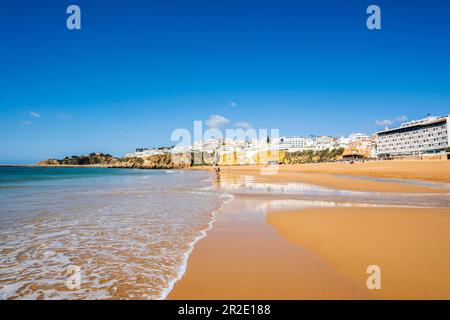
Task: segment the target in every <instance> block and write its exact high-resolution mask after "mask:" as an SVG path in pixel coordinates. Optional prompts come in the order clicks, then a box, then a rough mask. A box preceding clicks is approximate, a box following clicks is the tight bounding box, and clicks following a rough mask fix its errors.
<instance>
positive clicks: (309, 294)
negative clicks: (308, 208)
mask: <svg viewBox="0 0 450 320" xmlns="http://www.w3.org/2000/svg"><path fill="white" fill-rule="evenodd" d="M264 202H265V201H264V200H262V199H260V200H255V199H249V198H236V199H235V200H234V201H232V202H231V203H230V204H228V205H226V206H225V207H224V208H223V210H222V212H220V213H219V215H218V217H217V221H216V222H215V224H214V227H213V229H212V230H211V231H210V232H209V233H208V235H207V237H206V238H204V239H202V240H201V241H199V243H197V245H196V247H195V249H194V251H193V253H192V255H191V257H190V259H189V264H188V269H187V272H186V273H185V275H184V277H183V279H182V280H181V281H180V282H178V283H177V284H176V286H175V288H174V290H173V291H172V293H171V294H170V295H169V299H322V298H323V299H333V298H336V299H366V298H368V297H369V296H370V293H369V292H366V291H365V290H360V289H358V288H357V286H356V285H355V284H354V283H352V282H351V281H349V280H348V279H346V277H344V276H342V275H339V274H337V273H336V272H335V271H334V270H333V269H332V268H331V267H330V266H328V265H327V264H326V263H325V262H324V261H323V260H322V259H321V258H320V257H318V256H316V255H314V254H312V253H310V252H309V251H308V250H305V249H303V248H301V247H299V246H297V245H295V244H293V243H291V242H289V241H288V240H286V239H283V238H282V237H280V236H279V235H278V234H277V232H276V230H275V229H274V228H272V227H270V226H269V225H268V224H267V223H266V221H265V216H264V213H263V211H262V207H259V208H258V206H261V205H262V204H263V203H264Z"/></svg>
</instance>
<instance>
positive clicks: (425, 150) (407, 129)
mask: <svg viewBox="0 0 450 320" xmlns="http://www.w3.org/2000/svg"><path fill="white" fill-rule="evenodd" d="M376 146H377V147H376V148H377V155H378V157H395V156H408V155H422V154H429V153H431V154H432V153H439V152H443V151H445V150H446V149H447V148H448V147H449V146H450V115H447V116H442V117H427V118H425V119H421V120H415V121H410V122H406V123H403V124H402V125H401V126H400V127H398V128H394V129H386V130H384V131H380V132H377V142H376Z"/></svg>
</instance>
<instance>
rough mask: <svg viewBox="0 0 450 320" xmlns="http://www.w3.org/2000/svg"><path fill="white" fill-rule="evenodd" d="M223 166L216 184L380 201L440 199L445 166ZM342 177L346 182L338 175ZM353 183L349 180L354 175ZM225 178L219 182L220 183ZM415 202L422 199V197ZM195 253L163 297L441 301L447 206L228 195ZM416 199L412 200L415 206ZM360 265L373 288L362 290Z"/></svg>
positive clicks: (449, 258)
mask: <svg viewBox="0 0 450 320" xmlns="http://www.w3.org/2000/svg"><path fill="white" fill-rule="evenodd" d="M260 169H261V168H260V167H231V168H228V167H223V168H222V169H221V184H220V187H223V185H224V183H225V185H226V183H228V182H229V183H230V184H232V183H234V181H235V180H236V181H238V180H239V179H243V178H245V177H248V176H251V177H252V178H254V179H255V183H268V184H270V183H288V182H301V183H307V184H312V185H317V186H322V187H326V188H332V189H336V190H352V191H355V192H356V193H358V192H365V193H369V194H371V193H373V194H374V195H378V196H380V195H381V197H383V196H382V195H383V194H386V195H389V196H390V197H393V196H394V197H395V196H397V195H398V196H399V197H404V196H408V195H409V196H412V197H413V198H414V199H416V200H417V201H419V202H420V199H422V197H425V196H426V195H427V196H430V195H431V196H436V197H442V199H443V201H444V202H443V203H447V202H445V201H446V199H447V198H448V193H449V189H448V188H447V187H446V186H445V185H444V184H442V185H439V184H437V185H431V186H430V185H427V184H421V183H420V182H418V183H414V184H411V183H401V182H400V181H384V180H383V181H372V180H366V179H363V178H362V177H372V178H373V177H374V178H389V179H411V180H421V181H431V182H439V183H449V182H450V161H447V162H446V161H379V162H366V163H358V164H353V165H350V164H311V165H295V166H280V170H279V172H278V174H276V175H272V176H267V175H261V174H260V172H261V171H260ZM341 175H345V177H342V176H341ZM355 177H357V179H356V178H355ZM224 181H225V182H224ZM421 195H423V196H421ZM234 196H235V199H234V200H233V201H231V202H230V203H228V204H227V205H225V206H224V207H223V208H222V210H221V211H220V212H219V213H218V214H217V217H216V221H215V223H214V226H213V228H212V230H210V231H209V233H208V235H207V236H206V237H205V238H204V239H202V240H200V241H199V242H198V243H197V245H196V246H195V248H194V250H193V253H192V255H191V257H190V259H189V263H188V268H187V271H186V273H185V275H184V277H183V278H182V279H181V281H179V282H178V283H177V284H176V286H175V288H174V290H173V291H172V292H171V294H170V295H169V299H449V298H450V252H449V250H448V248H449V247H450V235H449V234H448V230H450V208H449V207H448V206H447V205H443V206H442V207H433V208H431V207H428V205H427V204H426V203H425V204H422V205H421V206H415V205H414V206H413V205H410V206H408V205H407V206H392V205H390V203H389V200H388V199H389V198H387V197H386V199H387V200H386V202H385V203H384V202H383V201H381V202H378V203H377V204H370V205H369V204H366V203H361V201H360V200H358V201H356V200H355V202H354V203H349V202H348V201H346V202H345V203H344V202H342V203H341V202H340V201H339V197H338V198H337V199H335V200H333V201H317V200H314V201H308V200H305V199H304V198H302V199H301V200H300V199H299V198H297V197H296V196H295V195H290V194H281V195H277V194H270V193H250V194H245V193H242V192H241V191H235V192H234ZM419 202H418V203H419ZM369 265H378V266H379V267H380V268H381V289H380V290H369V289H368V288H367V286H366V280H367V277H368V274H367V273H366V268H367V267H368V266H369Z"/></svg>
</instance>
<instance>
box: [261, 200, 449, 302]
mask: <svg viewBox="0 0 450 320" xmlns="http://www.w3.org/2000/svg"><path fill="white" fill-rule="evenodd" d="M267 221H268V223H269V224H270V225H272V226H273V227H275V228H276V229H277V231H278V232H279V234H280V235H281V236H282V237H283V238H285V239H288V240H289V241H291V242H292V243H295V244H296V245H298V246H301V247H302V248H305V249H307V250H308V251H310V252H313V253H314V254H315V255H317V256H320V257H321V258H322V259H323V260H325V261H326V263H327V264H328V265H329V266H331V267H332V268H333V269H334V270H336V271H337V272H338V273H339V274H342V275H344V276H345V277H347V278H348V279H351V280H352V282H353V283H355V285H357V287H358V288H360V289H361V290H364V289H365V288H366V280H367V277H368V275H367V274H366V268H367V266H369V265H378V266H379V267H380V268H381V290H377V294H378V295H379V297H380V298H385V299H450V250H449V248H450V234H449V230H450V209H427V208H333V209H329V208H326V209H324V208H319V209H306V210H299V211H291V212H277V213H271V214H269V215H268V217H267Z"/></svg>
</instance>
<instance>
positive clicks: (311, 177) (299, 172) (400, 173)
mask: <svg viewBox="0 0 450 320" xmlns="http://www.w3.org/2000/svg"><path fill="white" fill-rule="evenodd" d="M409 168H410V169H409ZM269 170H270V168H268V167H264V166H234V167H222V172H225V173H231V174H235V175H253V176H255V177H257V178H258V180H259V181H262V182H303V183H308V184H313V185H318V186H322V187H327V188H333V189H339V190H350V191H366V192H404V193H448V192H449V189H445V188H439V187H437V188H436V187H433V188H431V187H429V186H425V185H418V184H417V185H414V184H402V183H396V182H389V181H373V180H367V179H355V178H352V176H353V177H357V178H363V177H371V178H387V179H408V180H419V181H428V182H438V183H450V161H431V160H430V161H376V162H365V163H355V164H349V163H322V164H299V165H280V166H278V167H277V168H276V171H274V174H271V175H265V174H261V172H264V171H269ZM409 170H411V171H409ZM347 176H348V177H347Z"/></svg>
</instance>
